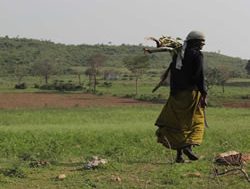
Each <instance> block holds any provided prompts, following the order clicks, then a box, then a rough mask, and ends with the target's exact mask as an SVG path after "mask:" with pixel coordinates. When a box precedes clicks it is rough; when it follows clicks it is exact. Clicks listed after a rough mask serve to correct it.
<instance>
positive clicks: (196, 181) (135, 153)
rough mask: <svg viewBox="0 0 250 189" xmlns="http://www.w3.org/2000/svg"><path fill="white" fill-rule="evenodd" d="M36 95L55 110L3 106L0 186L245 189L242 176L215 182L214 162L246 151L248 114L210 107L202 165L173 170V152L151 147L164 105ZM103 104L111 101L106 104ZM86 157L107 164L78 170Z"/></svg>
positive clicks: (83, 96) (200, 149)
mask: <svg viewBox="0 0 250 189" xmlns="http://www.w3.org/2000/svg"><path fill="white" fill-rule="evenodd" d="M232 91H233V90H232ZM4 94H5V95H10V93H4ZM2 95H3V94H2ZM12 95H13V94H12ZM14 95H16V97H17V98H16V100H17V101H18V99H19V98H23V102H28V101H29V100H32V98H31V97H30V96H29V95H30V93H26V94H25V93H17V94H14ZM19 95H20V96H19ZM25 95H26V96H25ZM36 95H41V96H38V98H37V99H36V100H34V102H36V101H40V103H41V104H42V103H43V102H44V100H45V99H47V100H48V99H49V98H52V101H54V102H55V99H60V98H63V100H61V101H60V100H58V101H56V102H57V106H54V107H53V106H52V107H47V106H44V105H43V106H41V105H39V104H38V105H37V106H36V107H34V106H33V107H32V106H30V107H29V106H27V104H25V103H24V104H21V105H20V104H19V107H9V108H6V107H1V110H0V114H1V120H0V131H1V132H0V135H1V137H0V139H1V148H0V154H1V161H0V167H1V175H0V182H1V187H2V188H188V187H189V186H190V185H192V187H191V188H201V187H202V188H247V187H248V186H249V183H248V182H247V181H246V180H245V179H244V177H243V176H242V175H241V174H236V175H228V176H224V177H218V178H217V177H216V178H215V177H213V167H214V166H215V165H214V163H213V160H214V157H215V156H216V155H217V154H218V153H220V152H224V151H228V150H237V151H240V152H242V153H249V148H250V146H249V140H250V138H249V136H250V135H249V122H250V112H249V109H248V108H247V109H234V108H223V107H221V108H220V107H215V108H213V107H209V108H208V113H207V114H208V115H207V117H208V121H209V126H210V128H209V129H207V130H206V135H205V140H204V142H203V144H202V146H201V147H198V148H197V149H195V151H196V152H197V153H198V154H199V155H200V156H201V160H199V161H198V162H192V163H186V164H181V165H179V164H173V158H174V155H175V154H173V152H172V151H169V150H165V149H164V148H163V147H162V146H161V145H159V144H157V143H156V138H155V135H154V132H155V129H156V128H155V127H154V126H153V125H154V121H155V119H156V117H157V115H158V113H159V112H160V110H161V108H162V104H152V103H145V102H141V101H136V100H132V99H124V98H121V99H120V98H117V97H110V96H109V97H106V96H94V95H89V94H70V95H69V94H57V95H55V94H34V96H36ZM18 96H19V97H18ZM42 96H44V98H42ZM45 97H46V98H45ZM33 98H35V97H33ZM100 98H103V100H101V101H100ZM105 98H106V100H105ZM4 99H6V96H5V97H4V96H2V98H1V103H0V104H3V101H4ZM72 99H78V105H76V104H75V102H74V103H73V104H69V103H68V101H70V100H72ZM85 99H91V102H92V103H91V104H87V105H86V106H85V105H83V104H82V105H81V101H84V100H85ZM114 99H116V100H114ZM19 100H20V99H19ZM98 100H99V101H98ZM45 101H46V100H45ZM106 101H108V102H109V103H104V102H106ZM64 102H65V103H64ZM101 102H102V103H101ZM9 103H10V104H12V103H13V101H9ZM14 104H15V103H14ZM17 104H18V103H17ZM34 104H35V103H34ZM51 104H52V103H51ZM60 104H61V106H60ZM65 104H68V107H65ZM63 105H64V106H63ZM92 156H98V157H102V158H105V159H107V161H108V163H107V164H106V165H104V166H102V167H100V168H98V169H94V170H85V169H84V168H83V167H84V164H86V162H87V161H88V160H89V159H91V157H92ZM41 160H43V161H46V162H48V164H46V165H45V166H37V167H31V163H32V162H33V161H41ZM59 174H65V175H66V178H65V179H64V180H58V179H56V177H57V176H58V175H59ZM197 175H198V176H197Z"/></svg>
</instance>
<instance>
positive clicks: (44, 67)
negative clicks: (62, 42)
mask: <svg viewBox="0 0 250 189" xmlns="http://www.w3.org/2000/svg"><path fill="white" fill-rule="evenodd" d="M59 64H60V63H59V62H58V61H57V60H55V59H53V58H50V57H46V58H42V59H40V60H39V61H37V62H36V63H35V64H34V65H33V68H32V72H33V74H35V75H40V76H42V77H43V78H44V81H45V84H48V80H49V78H50V76H51V75H55V74H58V73H60V72H61V71H62V70H61V68H60V65H59Z"/></svg>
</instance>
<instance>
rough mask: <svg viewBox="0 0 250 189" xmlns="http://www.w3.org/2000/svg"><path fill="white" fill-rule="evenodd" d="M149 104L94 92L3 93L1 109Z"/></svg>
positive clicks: (0, 102)
mask: <svg viewBox="0 0 250 189" xmlns="http://www.w3.org/2000/svg"><path fill="white" fill-rule="evenodd" d="M139 104H145V105H146V104H149V103H147V102H142V101H138V100H133V99H127V98H118V97H111V96H95V95H92V94H49V93H3V94H0V109H18V108H43V107H51V108H70V107H92V106H124V105H139Z"/></svg>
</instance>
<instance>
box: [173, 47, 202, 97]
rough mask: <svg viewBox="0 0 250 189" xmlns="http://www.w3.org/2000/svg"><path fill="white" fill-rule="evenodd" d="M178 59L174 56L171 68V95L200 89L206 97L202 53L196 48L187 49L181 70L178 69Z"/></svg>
mask: <svg viewBox="0 0 250 189" xmlns="http://www.w3.org/2000/svg"><path fill="white" fill-rule="evenodd" d="M176 59H177V57H176V56H174V57H173V61H172V63H171V67H170V72H171V75H170V88H171V95H174V94H176V93H177V92H178V91H182V90H187V89H188V90H194V89H198V90H199V91H200V92H201V94H202V95H206V94H207V89H206V85H205V79H204V69H203V64H204V63H203V54H202V52H201V51H200V50H198V49H195V48H186V50H185V53H184V58H183V60H182V68H181V69H180V70H179V69H176Z"/></svg>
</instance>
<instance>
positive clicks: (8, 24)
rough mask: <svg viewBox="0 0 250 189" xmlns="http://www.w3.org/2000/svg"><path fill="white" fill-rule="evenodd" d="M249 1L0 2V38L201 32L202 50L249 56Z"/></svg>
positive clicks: (130, 39)
mask: <svg viewBox="0 0 250 189" xmlns="http://www.w3.org/2000/svg"><path fill="white" fill-rule="evenodd" d="M249 10H250V1H249V0H0V23H1V27H0V36H2V37H3V36H6V35H8V36H9V37H20V38H23V37H24V38H32V39H39V40H50V41H53V42H55V43H64V44H76V45H77V44H90V45H92V44H108V43H111V44H113V45H120V44H131V45H133V44H135V45H138V44H143V45H148V46H153V45H154V43H153V42H152V41H148V40H145V37H149V36H152V37H156V38H159V37H161V36H162V35H164V36H171V37H174V38H175V37H180V38H182V39H185V37H186V36H187V34H188V33H189V32H190V31H192V30H198V31H202V32H203V33H204V34H205V36H206V45H205V48H204V51H209V52H219V53H221V54H224V55H228V56H233V57H240V58H243V59H250V49H249V48H250V11H249Z"/></svg>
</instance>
